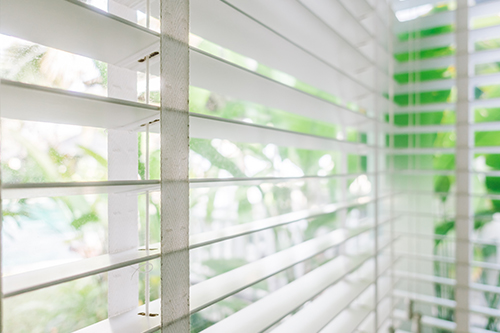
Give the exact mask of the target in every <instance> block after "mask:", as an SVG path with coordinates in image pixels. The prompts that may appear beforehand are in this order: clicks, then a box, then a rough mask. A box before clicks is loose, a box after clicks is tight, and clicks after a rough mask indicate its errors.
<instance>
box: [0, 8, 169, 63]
mask: <svg viewBox="0 0 500 333" xmlns="http://www.w3.org/2000/svg"><path fill="white" fill-rule="evenodd" d="M0 20H1V22H2V25H1V28H0V32H1V33H2V34H5V35H9V36H14V37H17V38H21V39H25V40H28V41H31V42H34V43H38V44H42V45H45V46H48V47H53V48H56V49H60V50H63V51H67V52H71V53H74V54H78V55H82V56H86V57H89V58H92V59H96V60H100V61H104V62H107V63H111V64H120V63H121V62H123V61H124V60H125V59H129V58H130V57H134V58H136V59H135V61H137V60H139V59H140V58H142V57H144V56H145V53H144V52H143V50H145V49H147V48H150V47H152V46H155V47H156V48H158V46H159V35H158V34H157V33H155V32H153V31H150V30H148V29H145V28H144V27H141V26H139V25H137V24H134V23H132V22H130V21H126V20H124V19H121V18H119V17H117V16H115V15H112V14H109V13H106V12H104V11H101V10H99V9H97V8H95V7H93V6H89V5H86V4H84V3H82V2H80V1H77V0H64V1H63V0H43V1H41V0H5V1H3V2H2V13H1V16H0ZM143 53H144V54H143Z"/></svg>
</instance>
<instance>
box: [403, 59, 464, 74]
mask: <svg viewBox="0 0 500 333" xmlns="http://www.w3.org/2000/svg"><path fill="white" fill-rule="evenodd" d="M471 57H472V55H471ZM471 61H472V60H471ZM453 64H455V57H438V58H430V59H416V60H413V61H407V62H398V61H395V64H394V72H395V73H396V74H398V73H408V72H418V71H424V70H432V69H438V68H448V67H449V66H451V65H453Z"/></svg>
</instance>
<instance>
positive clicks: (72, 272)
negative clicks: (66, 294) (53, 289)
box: [2, 249, 160, 298]
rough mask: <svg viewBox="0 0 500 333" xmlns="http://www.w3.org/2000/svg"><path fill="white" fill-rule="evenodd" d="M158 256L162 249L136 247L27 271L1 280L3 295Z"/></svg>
mask: <svg viewBox="0 0 500 333" xmlns="http://www.w3.org/2000/svg"><path fill="white" fill-rule="evenodd" d="M159 257H160V251H159V250H151V251H149V253H147V252H146V251H138V250H136V249H134V250H129V251H125V252H121V253H116V254H106V255H101V256H98V257H94V258H89V259H85V260H78V261H74V262H70V263H67V264H62V265H58V266H53V267H48V268H44V269H39V270H36V271H31V272H27V273H21V274H16V275H11V276H4V277H3V281H2V292H3V297H4V298H5V297H12V296H16V295H19V294H22V293H26V292H30V291H34V290H38V289H42V288H46V287H50V286H54V285H57V284H61V283H64V282H68V281H72V280H76V279H80V278H83V277H86V276H90V275H95V274H99V273H103V272H107V271H110V270H114V269H118V268H122V267H126V266H130V265H134V264H137V263H140V262H144V261H147V260H151V259H156V258H159Z"/></svg>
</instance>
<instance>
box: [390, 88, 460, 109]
mask: <svg viewBox="0 0 500 333" xmlns="http://www.w3.org/2000/svg"><path fill="white" fill-rule="evenodd" d="M394 102H395V103H396V104H397V105H399V106H408V105H415V104H417V105H418V104H433V103H447V102H452V91H451V90H436V91H424V92H420V93H412V94H399V95H395V96H394Z"/></svg>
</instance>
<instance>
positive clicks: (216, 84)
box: [190, 49, 370, 126]
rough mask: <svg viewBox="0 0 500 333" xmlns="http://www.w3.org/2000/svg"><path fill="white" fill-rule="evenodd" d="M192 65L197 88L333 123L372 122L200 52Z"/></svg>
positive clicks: (195, 52)
mask: <svg viewBox="0 0 500 333" xmlns="http://www.w3.org/2000/svg"><path fill="white" fill-rule="evenodd" d="M190 64H191V66H190V84H191V85H193V86H196V87H200V88H204V89H207V90H210V91H213V92H217V93H220V94H222V95H225V96H231V97H234V98H238V99H242V100H247V101H252V102H256V103H258V104H261V105H265V106H268V107H272V108H276V109H280V110H284V111H288V112H293V113H296V114H299V115H302V116H305V117H308V118H313V119H318V120H322V121H326V122H329V123H335V124H339V123H340V124H345V125H348V126H356V125H357V124H362V123H365V122H367V121H370V120H369V118H367V117H366V116H365V115H363V114H361V113H358V112H355V111H352V110H349V109H347V108H346V107H343V106H340V105H336V104H333V103H331V102H328V101H326V100H324V99H321V98H319V97H314V96H312V95H309V94H307V93H304V92H302V91H300V90H297V89H295V88H292V87H290V86H287V85H284V84H281V83H279V82H277V81H274V80H272V79H269V78H267V77H264V76H261V75H259V74H256V73H255V72H251V71H249V70H246V69H244V68H241V67H239V66H236V65H234V64H231V63H228V62H226V61H224V60H222V59H220V58H217V57H214V56H212V55H209V54H206V53H204V52H202V51H199V50H196V49H192V51H191V52H190Z"/></svg>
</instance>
